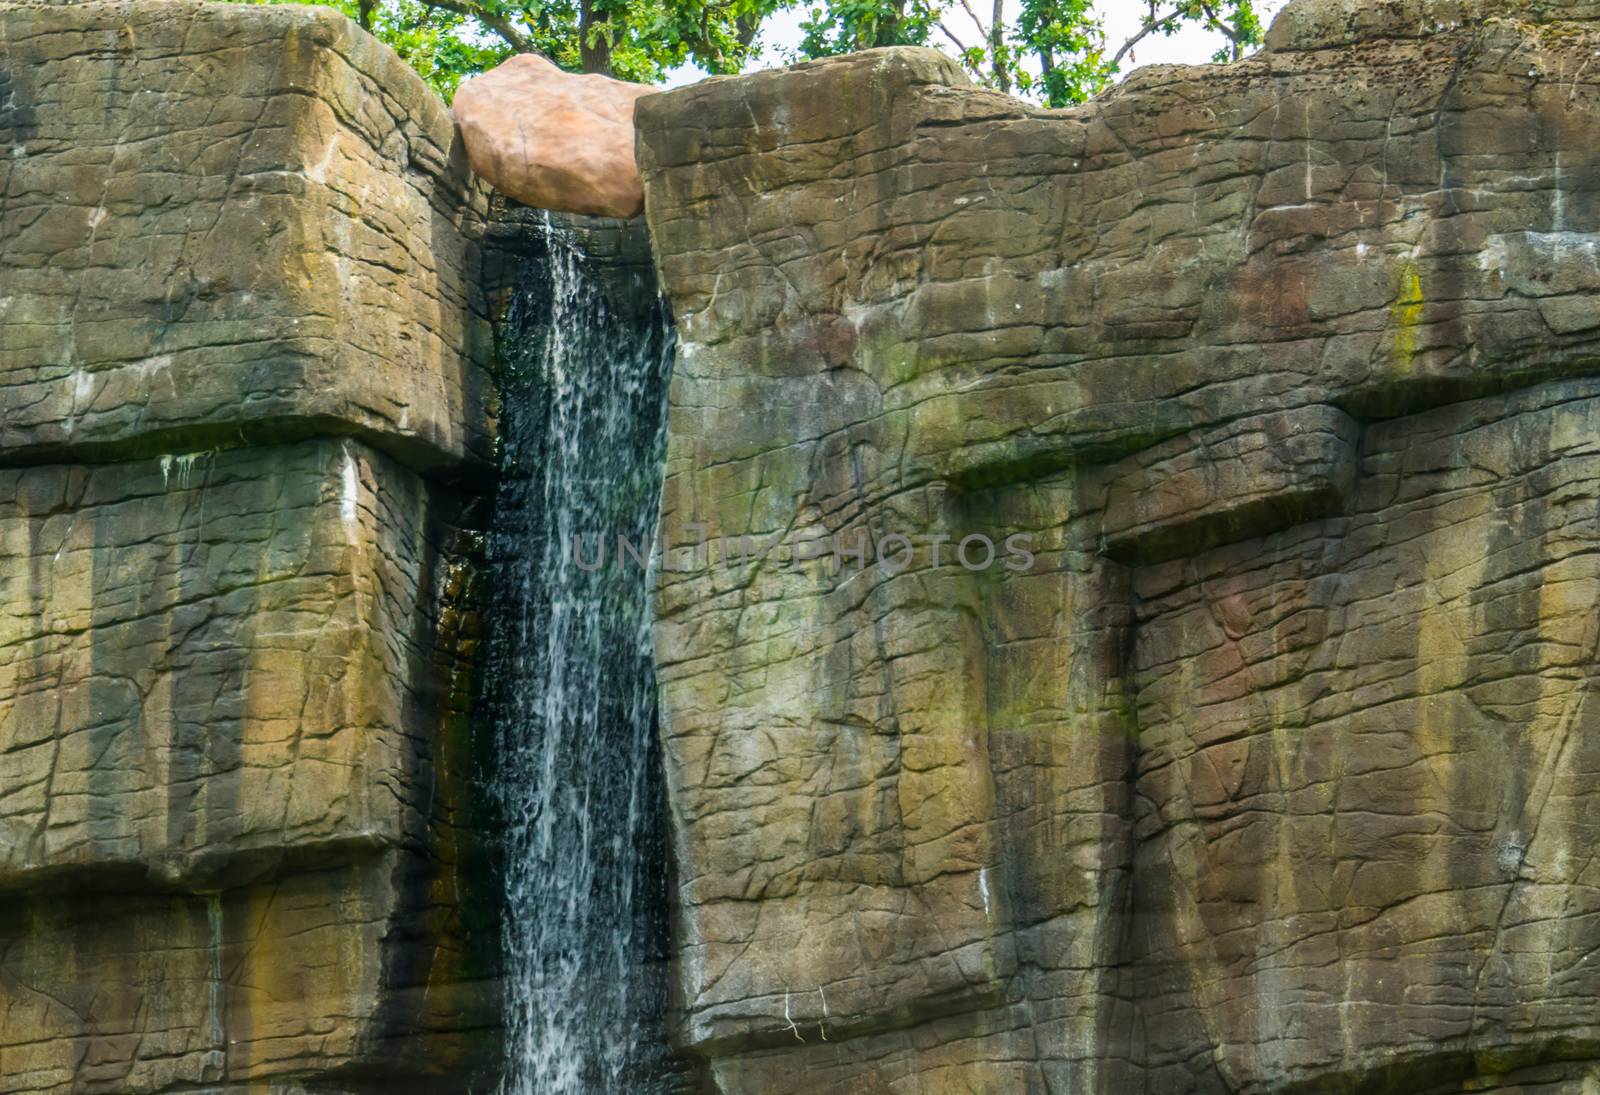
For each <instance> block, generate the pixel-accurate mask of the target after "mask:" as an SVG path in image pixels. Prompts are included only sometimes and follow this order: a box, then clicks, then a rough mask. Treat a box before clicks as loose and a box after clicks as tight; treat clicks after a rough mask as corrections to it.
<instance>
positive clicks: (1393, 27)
mask: <svg viewBox="0 0 1600 1095" xmlns="http://www.w3.org/2000/svg"><path fill="white" fill-rule="evenodd" d="M1596 19H1600V7H1597V6H1596V5H1594V4H1591V3H1578V2H1565V3H1563V2H1555V0H1551V2H1539V0H1526V2H1522V0H1460V2H1446V0H1438V2H1434V0H1381V2H1377V3H1354V2H1349V0H1296V2H1295V3H1293V4H1291V5H1290V6H1289V7H1288V8H1287V9H1286V10H1285V12H1284V13H1283V14H1282V15H1281V16H1280V17H1279V18H1278V20H1277V22H1276V24H1275V25H1274V26H1273V28H1272V31H1271V33H1270V35H1269V38H1268V47H1267V49H1266V50H1265V51H1263V52H1262V53H1260V54H1259V55H1257V56H1255V57H1253V58H1251V59H1248V60H1246V61H1244V62H1242V63H1239V64H1234V65H1229V66H1226V67H1207V68H1171V67H1165V68H1154V69H1148V70H1143V71H1140V72H1138V73H1135V74H1134V75H1133V76H1131V77H1130V78H1129V79H1128V80H1127V81H1126V82H1125V83H1124V84H1122V85H1121V86H1120V87H1118V88H1117V89H1116V90H1115V91H1114V92H1112V93H1111V94H1109V95H1107V96H1105V97H1103V98H1102V99H1100V100H1098V101H1096V102H1093V103H1090V104H1088V105H1086V106H1084V107H1081V108H1076V109H1072V110H1066V111H1043V110H1036V109H1032V108H1030V107H1028V106H1027V105H1025V104H1023V103H1020V102H1018V101H1016V100H1014V99H1010V98H1006V97H1004V96H1001V95H998V94H993V93H990V92H986V91H981V90H977V89H974V88H972V87H970V86H969V85H968V84H967V82H966V80H965V79H964V78H963V77H962V75H961V74H960V72H959V71H958V70H957V69H956V67H955V66H954V65H953V64H952V63H951V62H950V61H948V60H946V59H944V58H942V57H940V56H939V55H937V54H934V53H931V52H924V51H917V50H898V49H897V50H889V51H876V52H872V53H866V54H861V55H856V56H851V57H846V58H840V59H834V60H828V61H823V62H818V63H814V64H810V65H805V66H800V67H798V68H795V69H791V70H788V71H783V72H773V73H765V74H760V75H756V76H751V77H746V78H742V79H738V80H719V81H710V82H707V83H704V84H701V85H697V86H694V87H690V88H685V89H681V90H676V91H672V92H669V93H667V94H664V95H661V96H653V97H650V98H647V99H645V100H642V101H641V102H640V104H639V107H638V118H637V120H638V125H639V132H640V164H641V168H642V172H643V177H644V181H645V191H646V208H647V214H648V217H649V221H650V226H651V231H652V237H653V242H654V247H655V251H656V257H657V262H658V267H659V271H660V274H661V278H662V285H663V288H664V290H665V291H666V293H667V294H668V296H669V298H670V300H671V303H672V306H673V309H674V313H675V315H676V317H677V321H678V328H679V335H680V340H681V342H680V356H679V360H678V364H677V371H676V373H675V376H674V380H673V386H672V394H671V403H672V406H671V419H670V423H671V425H670V446H669V458H668V481H667V488H666V496H665V497H666V501H665V515H664V524H665V534H666V537H667V539H668V540H669V542H671V543H672V544H674V545H677V546H678V547H679V548H680V550H679V553H678V558H679V561H678V563H677V564H676V569H673V570H668V571H666V572H664V573H663V574H662V577H661V583H660V586H659V589H658V593H657V602H658V617H659V619H658V624H657V632H656V637H657V659H658V662H659V667H660V675H661V681H662V688H663V736H664V742H665V749H666V755H667V779H668V783H669V791H670V798H671V806H672V821H673V826H674V830H675V839H676V843H677V848H678V856H679V865H678V867H679V875H680V879H681V885H680V889H679V892H678V904H679V911H678V924H679V947H680V952H679V976H678V981H679V987H680V991H681V997H682V1005H683V1006H682V1017H681V1024H680V1035H681V1038H682V1040H683V1042H684V1044H685V1045H686V1046H687V1047H689V1048H690V1049H691V1050H693V1051H695V1052H697V1053H698V1054H699V1055H700V1056H701V1057H703V1058H704V1059H705V1060H706V1061H707V1062H708V1063H707V1068H708V1072H709V1076H710V1081H709V1082H710V1083H711V1085H712V1086H713V1087H714V1088H715V1089H716V1090H718V1091H721V1092H727V1093H734V1092H750V1093H757V1092H759V1093H762V1095H779V1093H785V1092H794V1093H797V1095H798V1093H802V1092H804V1093H806V1095H816V1093H819V1092H868V1091H871V1092H878V1091H883V1092H913V1091H915V1092H923V1093H936V1092H973V1091H984V1092H991V1091H994V1092H999V1091H1008V1092H1010V1091H1015V1092H1024V1091H1027V1092H1033V1091H1039V1092H1043V1091H1052V1092H1092V1091H1101V1092H1119V1093H1120V1092H1137V1091H1145V1092H1152V1093H1156V1092H1161V1093H1166V1092H1233V1093H1265V1092H1302V1091H1352V1092H1355V1091H1359V1092H1380V1091H1406V1092H1420V1091H1432V1090H1439V1091H1447V1090H1448V1091H1455V1090H1462V1089H1463V1085H1466V1086H1468V1087H1470V1088H1471V1089H1472V1090H1481V1091H1489V1090H1493V1091H1504V1092H1512V1091H1517V1092H1523V1091H1534V1090H1538V1091H1540V1092H1545V1091H1560V1092H1574V1093H1576V1092H1579V1091H1588V1090H1591V1089H1592V1088H1593V1085H1594V1084H1596V1083H1600V1063H1597V1062H1600V1023H1597V1017H1600V1009H1597V1001H1600V970H1597V968H1596V966H1595V963H1594V962H1593V955H1594V953H1595V951H1596V949H1597V947H1600V906H1597V904H1596V901H1595V898H1594V893H1595V883H1596V881H1597V876H1596V873H1595V871H1596V869H1595V867H1594V864H1593V862H1592V859H1593V857H1592V855H1591V854H1590V850H1591V848H1592V845H1593V843H1594V840H1595V838H1596V836H1597V832H1596V821H1595V818H1596V808H1597V803H1596V801H1595V795H1596V793H1597V790H1596V789H1597V786H1600V784H1597V783H1596V777H1595V772H1596V770H1597V765H1600V759H1597V757H1596V756H1594V755H1592V754H1593V753H1594V749H1595V745H1594V743H1595V741H1597V740H1600V738H1597V733H1600V727H1595V726H1591V725H1590V724H1591V723H1592V722H1593V721H1594V718H1595V713H1594V711H1593V710H1592V707H1593V705H1592V703H1591V702H1590V701H1591V697H1590V692H1591V690H1592V680H1591V678H1592V677H1593V675H1594V673H1595V671H1596V666H1597V665H1600V660H1597V659H1600V654H1597V649H1600V648H1597V643H1600V617H1597V616H1596V612H1595V603H1596V594H1597V591H1600V570H1597V565H1596V563H1595V559H1596V557H1597V556H1596V547H1597V545H1600V509H1597V506H1600V492H1597V489H1596V482H1597V480H1596V475H1597V473H1600V466H1597V465H1596V464H1595V456H1596V447H1595V440H1594V438H1595V436H1596V424H1597V420H1596V418H1595V415H1596V413H1597V412H1596V408H1597V407H1600V402H1597V400H1600V307H1597V304H1600V297H1597V293H1600V262H1597V258H1596V256H1597V253H1600V252H1597V247H1600V190H1597V188H1596V179H1597V178H1600V170H1597V164H1596V162H1595V156H1596V151H1595V149H1596V135H1597V134H1600V65H1597V64H1596V63H1595V58H1596V55H1597V54H1600V22H1596V21H1595V20H1596ZM978 534H982V535H984V536H987V537H988V538H989V539H990V540H991V541H993V542H996V543H1002V542H1004V540H1005V539H1006V538H1007V537H1011V536H1014V535H1018V534H1022V535H1024V536H1026V537H1027V539H1026V541H1025V543H1027V544H1029V545H1031V551H1032V553H1033V555H1034V556H1035V557H1034V559H1033V562H1032V565H1031V566H1028V567H1026V568H1020V569H1012V568H1009V567H1007V566H1006V565H1004V563H1002V562H999V561H997V562H996V563H995V564H993V565H990V566H988V567H982V566H971V567H969V566H967V565H964V562H972V561H973V560H974V558H976V559H977V560H981V559H982V554H981V551H979V548H980V546H981V542H979V541H973V543H972V545H971V547H972V552H975V553H977V554H976V556H974V555H973V554H969V555H967V556H962V555H959V554H958V552H957V548H958V547H959V545H960V543H961V542H962V541H963V540H964V539H966V538H968V537H971V536H974V535H978ZM707 535H708V536H709V537H710V539H711V541H712V547H711V550H710V551H709V556H710V558H709V561H708V560H706V559H704V558H701V559H694V558H692V557H691V556H692V554H693V553H690V552H687V551H684V550H683V548H684V547H685V545H694V544H697V543H699V542H700V540H701V539H702V538H704V537H706V536H707ZM898 536H904V537H907V538H908V539H911V540H912V542H913V543H914V545H915V551H914V552H912V553H911V557H910V561H909V564H907V563H906V561H905V558H904V547H903V545H902V544H901V543H900V542H899V541H898V540H895V539H894V538H895V537H898ZM722 537H731V538H733V539H732V540H731V541H730V542H729V543H731V544H732V545H733V546H731V547H730V546H729V544H721V545H720V546H719V543H720V540H719V538H722ZM742 537H750V538H751V539H752V542H753V546H751V545H750V544H746V543H745V542H744V541H743V540H742V539H740V538H742ZM863 538H865V541H863ZM916 538H920V539H916ZM863 542H865V544H866V557H865V558H864V559H863V558H861V557H860V556H857V555H854V554H853V552H856V551H859V550H860V549H861V546H862V545H863ZM886 545H890V546H889V548H888V554H889V555H890V556H891V557H892V558H891V560H890V563H891V565H879V564H878V563H877V561H876V554H877V551H878V549H879V548H880V547H882V546H886ZM938 547H942V551H941V552H940V554H939V555H938V556H935V554H934V549H935V548H938ZM1002 554H1003V555H1004V558H1005V559H1006V560H1008V561H1009V560H1011V558H1012V557H1011V556H1010V555H1005V554H1004V552H1002ZM725 555H732V556H733V558H732V559H731V560H729V561H728V563H727V564H725V563H724V561H723V556H725ZM818 555H820V556H821V557H820V558H819V557H815V556H818ZM686 560H687V561H686Z"/></svg>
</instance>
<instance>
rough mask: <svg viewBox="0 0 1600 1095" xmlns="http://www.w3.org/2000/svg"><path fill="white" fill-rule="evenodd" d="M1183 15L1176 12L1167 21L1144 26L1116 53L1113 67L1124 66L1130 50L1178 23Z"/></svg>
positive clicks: (1163, 20)
mask: <svg viewBox="0 0 1600 1095" xmlns="http://www.w3.org/2000/svg"><path fill="white" fill-rule="evenodd" d="M1151 7H1152V8H1153V7H1154V5H1151ZM1181 14H1182V13H1181V12H1177V11H1174V12H1172V13H1171V14H1170V15H1168V16H1167V17H1166V18H1165V19H1158V20H1156V21H1155V22H1153V23H1146V24H1145V25H1144V26H1142V27H1140V28H1139V33H1138V34H1135V35H1134V36H1133V37H1132V38H1129V39H1128V40H1127V41H1126V42H1124V43H1122V48H1121V49H1119V50H1117V53H1116V56H1115V57H1112V58H1111V67H1112V68H1116V67H1118V66H1119V65H1121V64H1122V59H1123V58H1124V57H1126V56H1127V55H1128V51H1129V50H1131V49H1133V47H1134V46H1136V45H1138V44H1139V43H1140V42H1142V41H1144V40H1145V39H1146V38H1147V37H1149V36H1150V35H1152V34H1154V33H1155V32H1156V31H1158V30H1161V29H1162V28H1163V27H1167V26H1170V25H1171V24H1172V23H1175V22H1177V20H1178V16H1179V15H1181Z"/></svg>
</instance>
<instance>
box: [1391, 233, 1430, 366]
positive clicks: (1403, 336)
mask: <svg viewBox="0 0 1600 1095" xmlns="http://www.w3.org/2000/svg"><path fill="white" fill-rule="evenodd" d="M1390 311H1391V314H1392V322H1393V326H1394V354H1393V361H1394V366H1395V369H1396V370H1397V371H1402V372H1403V371H1405V370H1408V369H1409V368H1410V367H1411V359H1412V358H1413V357H1415V356H1416V352H1417V328H1418V327H1420V326H1422V273H1421V271H1420V270H1418V269H1417V264H1416V263H1415V262H1413V261H1412V260H1410V259H1406V260H1405V261H1404V262H1402V263H1401V264H1400V285H1399V291H1398V292H1397V293H1396V294H1395V300H1394V304H1393V305H1391V306H1390Z"/></svg>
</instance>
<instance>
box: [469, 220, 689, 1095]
mask: <svg viewBox="0 0 1600 1095" xmlns="http://www.w3.org/2000/svg"><path fill="white" fill-rule="evenodd" d="M548 239H549V252H548V259H547V261H545V262H543V263H535V264H533V266H534V267H535V268H534V269H532V270H530V272H529V273H528V275H527V277H526V279H525V281H524V283H523V284H522V285H521V286H520V287H518V288H517V290H516V291H515V292H514V294H513V296H512V299H511V303H510V307H509V311H508V314H507V317H506V320H505V322H504V323H503V324H502V327H501V332H502V340H503V341H502V356H503V358H504V359H505V362H506V365H507V368H508V371H509V381H508V383H507V384H506V389H507V392H506V406H505V409H504V413H503V416H502V435H503V437H504V439H505V446H506V450H505V457H504V467H505V470H506V474H505V477H504V480H503V484H502V486H501V488H500V491H499V494H498V496H497V499H496V512H495V518H494V526H493V529H492V532H491V535H490V539H489V545H488V550H489V560H490V564H491V566H492V567H493V571H494V579H495V595H494V608H493V612H492V613H491V620H492V624H491V636H490V654H489V667H488V668H489V677H488V679H489V682H490V693H489V702H490V713H491V718H492V719H493V720H494V725H495V727H496V735H497V742H496V748H497V757H496V762H495V764H496V770H495V772H494V775H493V779H492V793H493V794H494V796H495V798H496V800H497V804H498V806H499V808H500V810H501V811H502V814H503V816H504V819H505V825H506V831H505V834H504V837H505V878H506V894H505V896H506V903H507V907H506V925H505V947H504V950H505V966H506V968H505V973H504V977H505V986H506V987H505V1004H506V1013H507V1015H506V1020H507V1028H508V1031H507V1035H508V1053H507V1066H506V1077H505V1081H504V1083H503V1086H502V1091H503V1092H504V1093H505V1095H580V1093H581V1095H624V1093H626V1095H652V1093H657V1092H666V1091H670V1090H673V1089H674V1088H675V1086H676V1084H675V1082H674V1080H673V1076H674V1075H675V1073H676V1068H675V1066H674V1064H673V1058H672V1055H671V1053H670V1051H669V1050H668V1048H667V1043H666V1037H665V1023H664V1013H665V1002H666V992H665V960H666V956H667V951H666V948H667V928H666V919H665V910H666V897H667V862H666V859H667V857H666V848H665V841H664V834H663V832H662V812H663V805H662V799H661V780H660V774H659V768H660V758H659V754H658V751H657V746H656V734H655V717H656V709H655V677H654V672H653V668H652V660H651V644H650V609H649V589H650V584H651V581H650V580H651V575H650V574H649V573H648V572H647V571H646V570H645V569H643V568H640V567H638V566H637V565H635V563H634V561H633V560H632V559H630V558H627V557H620V558H619V554H618V553H617V552H615V551H614V550H612V551H608V552H607V553H606V556H605V560H604V563H603V565H600V566H598V567H591V566H590V565H589V564H590V563H591V562H592V560H593V557H594V555H595V552H596V550H597V548H598V545H600V544H601V543H602V542H604V543H607V545H608V546H609V547H614V545H615V543H616V537H617V536H618V535H622V536H626V537H627V538H628V539H629V540H630V541H631V542H633V543H635V544H642V543H649V542H650V541H651V540H652V539H653V538H654V535H655V530H656V521H657V516H658V506H659V498H660V490H661V476H662V467H663V459H664V444H665V425H666V381H667V376H668V373H669V370H670V367H671V357H672V334H671V327H670V324H669V322H668V319H667V316H666V314H665V310H664V308H663V307H662V305H661V304H660V302H659V300H658V298H657V296H656V294H655V289H654V286H653V284H649V283H648V279H647V278H644V277H642V276H641V277H639V278H637V279H636V284H634V286H633V288H634V290H635V295H636V297H637V299H635V300H633V301H631V302H625V303H626V305H627V306H619V301H618V294H619V291H620V290H619V287H618V278H617V277H611V278H609V280H605V281H602V279H601V278H599V277H598V276H597V275H596V272H595V271H594V270H593V269H591V267H590V264H589V262H588V260H587V259H586V258H585V256H584V255H583V254H582V253H581V251H580V250H579V248H578V246H577V244H576V243H575V241H574V239H573V238H572V236H571V235H570V234H569V232H568V231H567V230H566V229H563V228H560V227H554V228H550V229H549V230H548ZM624 280H625V277H624ZM575 548H581V551H582V554H583V557H584V560H585V566H584V567H580V566H579V565H577V563H578V560H577V555H576V551H575Z"/></svg>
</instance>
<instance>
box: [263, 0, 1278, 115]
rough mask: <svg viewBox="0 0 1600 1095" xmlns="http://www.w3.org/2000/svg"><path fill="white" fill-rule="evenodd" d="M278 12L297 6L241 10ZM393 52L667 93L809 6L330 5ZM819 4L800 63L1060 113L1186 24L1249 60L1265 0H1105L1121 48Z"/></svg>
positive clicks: (1076, 8)
mask: <svg viewBox="0 0 1600 1095" xmlns="http://www.w3.org/2000/svg"><path fill="white" fill-rule="evenodd" d="M239 2H245V3H280V2H289V0H239ZM322 2H323V3H325V4H327V5H328V6H329V7H334V8H338V9H339V10H341V11H343V12H344V13H345V14H346V15H349V16H350V17H351V18H352V19H355V20H357V21H358V22H359V23H360V24H361V25H362V26H363V27H366V28H367V29H368V30H370V31H372V32H373V33H374V34H375V35H377V36H378V37H379V38H381V39H382V40H383V41H385V42H387V43H388V44H389V45H390V46H392V47H394V49H395V51H396V52H397V53H399V54H400V56H401V57H403V58H404V59H405V60H406V61H407V62H408V63H409V64H411V66H412V67H413V68H415V69H416V70H417V71H418V72H420V73H421V74H422V76H423V78H424V79H426V80H427V81H428V82H429V83H430V84H432V85H433V86H434V87H435V88H437V89H438V90H439V92H440V94H442V95H444V96H445V98H447V99H448V98H449V97H450V96H451V95H453V94H454V92H455V88H456V85H457V84H459V83H460V82H461V80H462V78H463V77H465V76H468V75H471V74H472V73H475V72H482V71H483V70H485V69H487V68H492V67H493V66H495V65H497V64H499V63H500V62H501V61H502V60H504V59H505V58H506V57H507V56H509V55H510V54H512V53H530V52H537V53H542V54H543V55H545V56H546V57H548V58H550V59H551V60H552V61H554V62H555V63H556V64H558V65H560V66H561V67H563V68H565V69H568V70H571V71H574V72H602V73H606V74H607V75H612V76H616V77H618V78H620V79H623V80H636V81H639V82H642V83H655V82H657V81H659V80H660V79H661V78H662V76H663V75H664V74H665V73H666V72H667V71H668V70H669V69H672V68H675V67H677V66H678V65H681V64H683V63H684V62H685V61H692V62H694V64H695V65H697V66H698V67H700V68H701V69H703V70H705V71H706V72H710V73H728V72H738V71H740V70H741V69H743V68H744V67H745V65H746V64H747V63H748V62H750V61H751V60H752V59H753V58H754V56H755V53H756V35H757V32H758V31H759V30H760V29H761V23H762V21H763V20H764V19H765V18H766V17H767V16H768V15H770V14H772V13H773V12H774V11H777V10H779V9H780V8H792V7H796V6H798V5H799V4H801V3H807V2H809V0H322ZM1015 2H1016V3H1017V4H1018V8H1017V13H1016V17H1015V19H1012V18H1010V17H1009V16H1008V14H1007V11H1006V4H1007V3H1008V0H821V2H820V4H818V5H817V6H813V7H811V8H810V9H809V18H808V19H806V21H805V22H803V23H802V24H801V29H802V31H803V32H804V35H805V37H804V38H803V39H802V41H801V42H800V44H799V47H798V48H797V50H796V51H795V52H796V55H797V56H799V57H824V56H829V55H831V54H837V53H848V52H850V51H852V50H858V49H868V48H871V47H873V46H891V45H931V46H935V47H938V48H942V49H945V50H946V51H947V52H951V53H953V54H954V55H955V56H956V57H958V58H959V59H960V61H961V63H962V64H963V65H964V66H965V67H966V68H967V70H968V71H969V72H971V73H972V75H973V77H974V78H975V79H977V80H978V81H979V82H981V83H983V84H986V85H987V86H989V87H993V88H995V89H997V90H999V91H1006V92H1019V93H1021V94H1023V95H1027V96H1029V97H1032V98H1035V99H1039V100H1041V101H1042V102H1044V103H1045V104H1047V105H1049V106H1066V105H1068V104H1071V103H1078V102H1082V101H1084V100H1085V99H1087V98H1089V97H1090V96H1092V95H1094V94H1095V93H1096V92H1098V91H1100V90H1101V89H1102V88H1104V87H1105V86H1106V85H1107V84H1109V83H1110V82H1111V80H1112V79H1113V78H1114V77H1115V76H1116V75H1117V74H1118V73H1119V72H1120V71H1121V70H1122V65H1123V63H1124V61H1127V60H1129V59H1130V58H1131V57H1132V56H1133V52H1134V50H1135V49H1136V48H1137V47H1138V45H1139V44H1140V43H1141V42H1143V41H1144V40H1145V39H1147V38H1149V37H1151V36H1152V35H1169V34H1174V33H1176V32H1177V31H1178V30H1179V29H1181V28H1182V27H1183V26H1184V25H1186V24H1200V25H1202V26H1205V27H1206V28H1208V29H1209V30H1212V31H1214V32H1215V33H1216V34H1217V35H1218V36H1219V37H1220V40H1221V42H1222V45H1221V47H1220V48H1219V49H1218V51H1217V54H1216V57H1215V59H1216V60H1218V61H1228V60H1238V59H1239V58H1240V57H1242V56H1244V51H1245V49H1246V48H1247V47H1249V46H1253V45H1256V44H1258V43H1259V42H1260V41H1261V21H1260V19H1259V17H1258V16H1257V14H1256V11H1255V6H1254V0H1106V2H1107V3H1112V2H1115V3H1130V2H1133V3H1138V4H1139V5H1140V6H1141V8H1142V9H1143V10H1142V11H1141V22H1140V26H1139V29H1138V31H1137V32H1135V33H1134V34H1133V35H1132V36H1131V37H1129V38H1128V39H1127V40H1126V41H1124V42H1121V43H1119V44H1118V45H1117V48H1116V49H1115V50H1111V49H1110V48H1109V43H1107V42H1106V39H1105V29H1104V25H1103V23H1102V21H1101V17H1100V14H1099V11H1098V7H1099V6H1100V5H1097V3H1096V0H1015Z"/></svg>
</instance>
